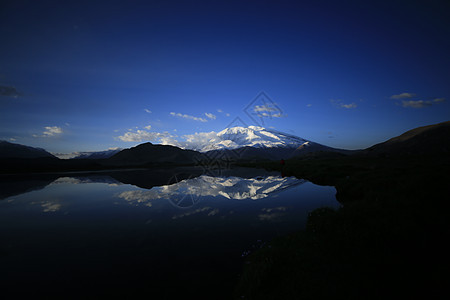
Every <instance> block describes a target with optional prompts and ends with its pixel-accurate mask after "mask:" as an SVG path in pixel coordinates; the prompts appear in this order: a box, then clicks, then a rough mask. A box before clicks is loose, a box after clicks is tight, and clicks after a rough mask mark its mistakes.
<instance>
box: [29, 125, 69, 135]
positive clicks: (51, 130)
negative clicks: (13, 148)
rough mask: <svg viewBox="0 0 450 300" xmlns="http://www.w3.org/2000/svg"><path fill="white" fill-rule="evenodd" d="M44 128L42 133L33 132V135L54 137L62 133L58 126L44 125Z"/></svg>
mask: <svg viewBox="0 0 450 300" xmlns="http://www.w3.org/2000/svg"><path fill="white" fill-rule="evenodd" d="M44 129H45V130H44V131H43V132H42V135H38V134H33V137H55V136H59V135H61V134H62V133H63V130H62V128H61V127H58V126H46V127H44Z"/></svg>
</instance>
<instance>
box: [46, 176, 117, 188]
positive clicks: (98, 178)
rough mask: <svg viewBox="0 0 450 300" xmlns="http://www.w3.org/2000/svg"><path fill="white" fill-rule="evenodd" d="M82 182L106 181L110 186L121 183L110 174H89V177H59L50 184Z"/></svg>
mask: <svg viewBox="0 0 450 300" xmlns="http://www.w3.org/2000/svg"><path fill="white" fill-rule="evenodd" d="M84 183H106V184H108V185H110V186H118V185H121V183H120V182H118V181H117V180H115V179H113V178H111V177H110V176H102V175H99V176H89V177H77V178H75V177H60V178H58V179H56V180H55V181H53V182H52V183H51V184H84Z"/></svg>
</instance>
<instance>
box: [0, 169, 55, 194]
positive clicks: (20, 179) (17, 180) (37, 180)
mask: <svg viewBox="0 0 450 300" xmlns="http://www.w3.org/2000/svg"><path fill="white" fill-rule="evenodd" d="M56 178H58V176H57V175H44V174H39V175H26V176H12V175H9V176H0V200H2V199H5V198H8V197H11V196H16V195H20V194H24V193H28V192H31V191H35V190H40V189H43V188H45V187H46V186H47V185H49V184H50V183H52V182H53V181H54V180H55V179H56Z"/></svg>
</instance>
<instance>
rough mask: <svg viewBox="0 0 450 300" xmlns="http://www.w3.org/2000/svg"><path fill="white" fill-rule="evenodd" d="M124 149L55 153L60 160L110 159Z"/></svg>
mask: <svg viewBox="0 0 450 300" xmlns="http://www.w3.org/2000/svg"><path fill="white" fill-rule="evenodd" d="M121 150H123V149H122V148H111V149H108V150H104V151H85V152H72V153H53V155H55V156H56V157H58V158H60V159H103V158H109V157H111V156H113V155H114V154H116V153H119V152H120V151H121Z"/></svg>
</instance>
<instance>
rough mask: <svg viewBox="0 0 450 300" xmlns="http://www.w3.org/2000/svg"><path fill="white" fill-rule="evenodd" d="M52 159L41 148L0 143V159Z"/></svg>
mask: <svg viewBox="0 0 450 300" xmlns="http://www.w3.org/2000/svg"><path fill="white" fill-rule="evenodd" d="M41 157H52V158H55V156H53V155H52V154H50V153H49V152H47V151H45V150H44V149H41V148H33V147H29V146H24V145H20V144H15V143H10V142H7V141H0V158H41Z"/></svg>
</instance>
